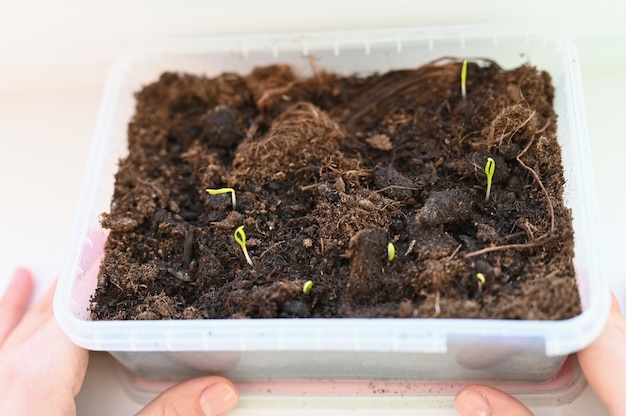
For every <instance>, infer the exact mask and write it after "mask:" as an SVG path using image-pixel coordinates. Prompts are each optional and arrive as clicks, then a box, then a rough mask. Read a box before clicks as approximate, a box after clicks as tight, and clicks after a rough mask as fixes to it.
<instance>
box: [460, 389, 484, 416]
mask: <svg viewBox="0 0 626 416" xmlns="http://www.w3.org/2000/svg"><path fill="white" fill-rule="evenodd" d="M454 407H455V408H456V410H457V412H459V413H460V414H461V415H462V416H487V415H488V414H489V410H491V407H490V406H489V402H488V401H487V399H486V398H485V396H483V395H482V394H480V393H479V392H477V391H476V390H465V391H464V392H463V393H461V394H459V395H458V396H457V398H456V400H455V401H454Z"/></svg>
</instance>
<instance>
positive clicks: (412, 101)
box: [91, 60, 581, 320]
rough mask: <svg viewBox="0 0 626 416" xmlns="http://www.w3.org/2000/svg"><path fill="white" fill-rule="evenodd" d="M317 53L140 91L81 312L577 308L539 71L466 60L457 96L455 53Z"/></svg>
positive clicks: (522, 313) (549, 112) (547, 312)
mask: <svg viewBox="0 0 626 416" xmlns="http://www.w3.org/2000/svg"><path fill="white" fill-rule="evenodd" d="M312 66H313V68H315V71H314V72H315V75H314V76H312V77H310V78H299V77H297V76H296V75H295V74H294V72H293V70H292V69H291V68H290V67H289V66H285V65H274V66H269V67H259V68H255V69H254V70H253V71H252V72H251V73H250V74H248V75H247V76H242V75H237V74H234V73H225V74H222V75H220V76H218V77H215V78H209V77H203V76H196V75H190V74H182V73H164V74H162V76H161V77H160V79H159V80H158V81H157V82H155V83H153V84H150V85H147V86H145V87H144V88H143V89H142V90H141V91H139V92H138V93H137V94H136V100H137V105H136V112H135V115H134V117H133V118H132V120H131V121H130V123H129V126H128V146H129V154H128V156H127V157H125V158H124V159H122V160H120V162H119V171H118V173H117V174H116V178H115V179H116V182H115V190H114V196H113V200H112V203H111V209H110V212H109V213H105V214H103V215H102V219H101V222H102V226H103V227H104V228H106V229H109V230H110V234H109V237H108V240H107V243H106V247H105V256H104V259H103V263H102V265H101V269H100V273H99V276H98V288H97V290H96V293H95V295H94V296H93V298H92V306H91V316H92V318H93V319H97V320H110V319H126V320H134V319H198V318H200V319H204V318H274V317H280V318H309V317H316V318H320V317H323V318H328V317H398V318H431V317H440V318H444V317H460V318H500V319H533V320H534V319H538V320H559V319H566V318H571V317H573V316H576V315H578V314H579V313H580V312H581V306H580V300H579V296H578V290H577V285H576V278H575V273H574V267H573V262H572V259H573V237H574V236H573V231H572V221H571V212H570V210H569V209H568V208H567V207H565V206H564V203H563V197H562V194H563V185H564V176H563V168H562V165H561V150H560V148H559V145H558V143H557V138H556V130H557V120H556V115H555V112H554V109H553V105H552V103H553V95H554V88H553V86H552V84H551V79H550V76H549V74H548V73H546V72H542V71H538V70H537V69H535V68H533V67H530V66H522V67H519V68H516V69H513V70H507V71H505V70H503V69H502V68H500V67H499V66H498V65H497V64H495V63H493V62H490V61H474V62H470V63H469V65H468V68H467V81H466V91H467V93H466V95H465V96H463V94H462V92H461V79H460V73H461V68H462V64H461V62H458V61H455V60H440V61H438V62H434V63H432V64H427V65H424V66H422V67H419V68H417V69H412V70H401V71H393V72H389V73H385V74H374V75H371V76H367V77H357V76H348V77H346V76H339V75H336V74H332V73H327V72H324V71H321V70H319V69H317V66H316V65H314V63H312ZM489 158H491V159H489ZM487 164H490V165H492V166H493V165H494V164H495V169H494V171H493V177H492V179H491V181H490V180H488V178H487V174H486V173H485V166H486V165H487ZM489 182H491V185H489V186H488V183H489ZM488 187H489V188H490V190H489V197H488V198H487V192H488V191H487V188H488ZM222 188H232V189H233V190H234V191H235V195H233V194H232V193H231V192H226V193H217V194H215V193H209V192H207V189H211V190H218V189H222ZM233 196H234V197H236V198H234V197H233ZM241 226H243V231H244V233H245V237H246V239H245V247H246V249H247V253H248V255H249V258H250V262H248V261H247V259H246V256H245V255H244V250H243V249H242V246H241V245H239V244H238V243H237V242H236V240H235V238H234V235H235V231H236V230H237V229H238V228H239V227H241ZM389 243H392V244H393V247H391V246H390V245H389ZM393 249H395V257H394V258H393V259H392V260H390V257H391V256H390V253H391V251H394V250H393ZM250 263H251V264H250ZM309 280H310V281H311V282H312V286H311V287H310V290H308V294H307V293H305V292H307V290H304V285H305V283H306V282H307V281H309ZM308 286H310V284H309V285H308Z"/></svg>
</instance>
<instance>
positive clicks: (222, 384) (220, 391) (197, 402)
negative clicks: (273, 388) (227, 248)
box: [137, 376, 239, 416]
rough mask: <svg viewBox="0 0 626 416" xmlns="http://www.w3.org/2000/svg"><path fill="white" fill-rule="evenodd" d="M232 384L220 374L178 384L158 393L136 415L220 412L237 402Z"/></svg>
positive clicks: (204, 415)
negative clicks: (219, 375)
mask: <svg viewBox="0 0 626 416" xmlns="http://www.w3.org/2000/svg"><path fill="white" fill-rule="evenodd" d="M238 400H239V394H238V393H237V389H236V388H235V385H234V384H233V383H232V382H230V381H228V380H226V379H225V378H223V377H217V376H207V377H199V378H194V379H192V380H188V381H185V382H183V383H180V384H177V385H175V386H173V387H171V388H169V389H168V390H166V391H164V392H163V393H161V394H160V395H159V396H157V397H156V398H155V399H154V400H152V401H151V402H150V403H148V405H147V406H146V407H144V408H143V409H142V410H141V411H140V412H139V413H137V416H157V415H159V416H161V415H186V416H187V415H189V416H217V415H223V414H225V413H226V412H228V411H229V410H231V409H232V408H233V407H235V405H236V404H237V401H238Z"/></svg>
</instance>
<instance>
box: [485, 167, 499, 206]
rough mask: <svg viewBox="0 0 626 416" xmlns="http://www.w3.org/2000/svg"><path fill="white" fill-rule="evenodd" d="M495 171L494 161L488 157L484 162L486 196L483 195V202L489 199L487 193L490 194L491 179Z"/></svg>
mask: <svg viewBox="0 0 626 416" xmlns="http://www.w3.org/2000/svg"><path fill="white" fill-rule="evenodd" d="M495 171H496V161H495V160H493V159H492V158H490V157H488V158H487V163H485V173H486V174H487V196H485V202H486V201H488V200H489V195H491V180H492V179H493V173H494V172H495Z"/></svg>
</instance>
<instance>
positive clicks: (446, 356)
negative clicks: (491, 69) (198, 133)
mask: <svg viewBox="0 0 626 416" xmlns="http://www.w3.org/2000/svg"><path fill="white" fill-rule="evenodd" d="M307 55H312V56H313V57H314V58H315V60H316V62H317V64H318V65H319V66H320V67H321V68H324V69H326V70H328V71H331V72H336V73H341V74H346V75H348V74H354V73H358V74H368V73H372V72H374V71H377V72H385V71H389V70H395V69H402V68H415V67H417V66H420V65H422V64H424V63H427V62H429V61H432V60H434V59H437V58H440V57H443V56H454V57H459V58H468V59H469V58H477V57H481V58H489V59H493V60H495V61H496V62H498V63H499V64H500V65H501V66H503V67H504V68H513V67H516V66H519V65H521V64H524V63H530V64H532V65H535V66H537V67H538V68H540V69H543V70H546V71H548V72H549V73H550V74H551V76H552V80H553V83H554V86H555V94H556V95H555V102H554V105H555V110H556V112H557V114H558V137H559V143H560V145H561V147H562V150H563V152H562V153H563V165H564V168H565V175H566V187H565V195H564V197H565V201H566V204H567V205H568V207H570V208H571V209H572V213H573V225H574V232H575V259H574V263H575V270H576V274H577V280H578V288H579V293H580V297H581V300H582V306H583V312H582V313H581V314H580V315H579V316H576V317H574V318H572V319H568V320H562V321H511V320H464V319H373V320H372V319H265V320H193V321H106V322H103V321H91V320H90V319H89V311H88V308H89V305H90V298H91V295H92V294H93V291H94V289H95V287H96V276H97V267H98V264H99V262H100V258H101V255H102V247H103V244H104V241H105V239H106V232H105V231H103V230H102V229H101V228H100V226H99V216H100V214H101V213H103V212H106V211H108V209H109V205H110V201H111V196H112V193H113V185H114V174H115V172H116V171H117V162H118V160H119V159H120V158H121V157H123V156H125V155H126V152H127V150H126V137H127V136H126V128H127V123H128V122H129V120H130V118H131V116H132V114H133V111H134V104H135V101H134V96H133V94H134V92H136V91H138V90H139V89H140V88H141V87H142V86H144V85H146V84H148V83H150V82H153V81H155V80H157V79H158V77H159V75H160V74H161V73H162V72H163V71H185V72H191V73H196V74H206V75H209V76H216V75H218V74H220V73H222V72H224V71H230V72H237V73H241V74H247V73H249V72H250V71H251V70H252V69H253V68H254V67H255V66H259V65H268V64H275V63H287V64H290V65H292V66H293V67H294V68H295V70H296V71H297V72H299V73H300V74H301V75H302V76H311V75H313V74H312V69H311V66H310V63H309V60H308V59H307ZM598 229H599V227H598V210H597V207H596V197H595V189H594V180H593V172H592V167H591V156H590V146H589V138H588V132H587V124H586V118H585V110H584V101H583V94H582V84H581V76H580V69H579V62H578V56H577V52H576V50H575V47H574V45H573V44H572V43H571V42H570V41H569V40H568V39H567V38H564V37H563V36H562V35H560V34H558V33H554V32H551V31H547V30H544V29H541V28H537V27H535V26H532V25H495V26H493V25H489V26H462V27H439V28H407V29H391V30H390V29H388V30H371V31H349V32H329V33H316V34H288V35H263V36H250V37H223V38H192V39H176V40H170V41H161V42H158V43H153V44H148V45H144V46H142V47H138V48H135V49H133V50H131V51H129V52H128V53H127V54H125V55H124V56H122V57H121V59H120V60H119V61H118V62H117V63H116V65H115V66H114V67H113V69H112V71H111V73H110V76H109V78H108V82H107V84H106V88H105V92H104V98H103V101H102V106H101V109H100V114H99V119H98V124H97V126H96V131H95V135H94V139H93V145H92V149H91V154H90V158H89V162H88V164H87V173H86V177H85V181H84V184H83V189H82V194H81V198H80V202H79V207H78V214H77V217H76V222H75V225H74V230H73V240H72V243H71V251H70V253H69V256H68V259H67V262H66V265H65V268H64V270H63V272H62V274H61V276H60V279H59V284H58V286H57V293H56V297H55V304H54V309H55V314H56V317H57V319H58V321H59V323H60V325H61V326H62V328H63V329H64V330H65V332H66V333H67V334H68V336H69V337H70V338H71V339H72V340H73V341H74V342H75V343H76V344H78V345H80V346H82V347H85V348H88V349H91V350H103V351H109V352H110V353H111V354H112V355H113V356H114V357H116V358H117V359H118V360H119V361H120V362H121V363H122V364H123V365H124V366H125V367H127V368H128V369H129V370H130V371H132V372H134V373H135V374H137V376H138V377H141V378H147V379H178V378H186V377H190V376H194V375H196V374H201V373H203V374H204V373H216V374H223V375H225V376H227V377H230V378H232V379H235V380H263V379H270V378H271V379H274V380H276V379H299V380H302V379H361V380H364V379H396V380H398V379H403V380H409V379H410V380H482V381H485V380H518V381H529V380H530V381H538V380H547V379H550V378H552V377H554V376H555V375H556V374H557V373H558V372H559V370H560V369H561V367H562V365H563V363H564V361H565V359H566V357H567V355H568V354H570V353H573V352H575V351H577V350H580V349H581V348H583V347H585V346H586V345H588V344H589V343H591V342H592V341H593V340H594V339H595V338H596V337H597V335H598V334H599V333H600V331H601V329H602V327H603V325H604V322H605V320H606V317H607V315H608V308H609V295H608V288H607V285H606V282H605V278H604V276H603V273H602V268H601V265H602V261H601V257H600V255H601V253H600V252H599V249H598V246H599V244H597V243H598V241H599V240H598V239H599V236H598Z"/></svg>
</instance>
